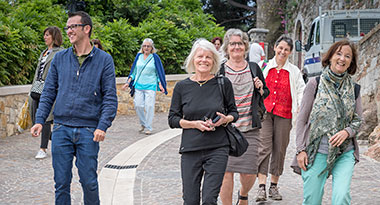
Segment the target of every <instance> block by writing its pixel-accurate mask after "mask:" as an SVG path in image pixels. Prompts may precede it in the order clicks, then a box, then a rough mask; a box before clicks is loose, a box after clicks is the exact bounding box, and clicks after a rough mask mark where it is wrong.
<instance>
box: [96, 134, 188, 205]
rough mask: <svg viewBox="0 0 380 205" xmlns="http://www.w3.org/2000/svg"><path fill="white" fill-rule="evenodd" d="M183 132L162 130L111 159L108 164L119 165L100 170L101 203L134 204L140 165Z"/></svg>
mask: <svg viewBox="0 0 380 205" xmlns="http://www.w3.org/2000/svg"><path fill="white" fill-rule="evenodd" d="M181 133H182V129H167V130H164V131H161V132H159V133H157V134H154V135H151V136H149V137H146V138H143V139H141V140H139V141H137V142H135V143H133V144H131V145H130V146H128V147H126V148H125V149H124V150H122V151H121V152H120V153H119V154H117V155H116V156H115V157H114V158H113V159H111V160H110V161H109V162H108V163H107V164H106V166H107V165H108V166H112V165H115V167H117V166H119V167H118V168H107V167H106V166H105V167H103V168H102V170H101V171H100V174H99V194H100V201H101V204H107V205H108V204H115V205H116V204H133V190H134V183H135V177H136V169H137V167H138V165H139V164H140V163H141V162H142V161H143V160H144V158H145V157H146V156H147V155H148V154H149V153H150V152H151V151H153V150H154V149H155V148H156V147H158V146H159V145H161V144H162V143H164V142H166V141H167V140H170V139H172V138H174V137H176V136H178V135H180V134H181ZM136 165H137V166H136ZM129 167H132V168H129Z"/></svg>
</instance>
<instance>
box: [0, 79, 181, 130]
mask: <svg viewBox="0 0 380 205" xmlns="http://www.w3.org/2000/svg"><path fill="white" fill-rule="evenodd" d="M188 76H189V75H187V74H184V75H167V76H166V80H167V84H168V85H167V89H168V95H165V94H162V93H160V92H157V95H156V108H155V110H156V112H168V111H169V108H170V101H171V96H172V93H173V89H174V85H175V84H176V82H178V81H180V80H183V79H185V78H186V77H188ZM126 80H127V78H116V87H117V97H118V109H117V114H118V115H134V114H135V110H134V106H133V98H132V97H131V96H130V95H129V91H124V90H121V87H122V86H123V84H124V83H125V82H126ZM30 87H31V85H21V86H20V85H16V86H4V87H0V137H8V136H12V135H14V134H18V133H19V131H18V129H17V126H16V123H17V119H18V115H19V113H20V111H21V108H22V106H23V105H24V103H25V101H26V99H27V98H28V93H29V91H30Z"/></svg>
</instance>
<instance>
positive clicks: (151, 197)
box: [134, 133, 380, 205]
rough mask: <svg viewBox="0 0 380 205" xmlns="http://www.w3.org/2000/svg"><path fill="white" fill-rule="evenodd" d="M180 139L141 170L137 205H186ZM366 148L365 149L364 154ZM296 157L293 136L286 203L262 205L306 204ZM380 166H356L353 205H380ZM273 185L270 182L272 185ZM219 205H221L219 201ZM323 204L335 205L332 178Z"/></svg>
mask: <svg viewBox="0 0 380 205" xmlns="http://www.w3.org/2000/svg"><path fill="white" fill-rule="evenodd" d="M179 143H180V137H179V136H178V137H175V138H173V139H171V140H169V141H167V142H166V143H163V144H161V146H159V147H157V148H156V149H155V150H154V151H153V152H151V153H150V154H149V155H148V156H147V157H146V158H145V159H144V161H143V162H142V163H141V164H140V165H139V167H138V169H137V176H136V181H135V189H134V204H136V205H137V204H159V205H172V204H182V203H183V202H182V198H181V197H182V193H181V191H182V186H181V172H180V154H178V148H179ZM365 150H366V146H361V153H363V152H364V151H365ZM294 153H295V137H294V134H293V133H292V135H291V140H290V143H289V147H288V152H287V156H286V161H285V169H284V174H283V175H282V176H281V178H280V183H279V185H278V186H279V188H280V193H281V194H282V195H283V200H282V201H273V200H268V201H267V202H261V203H259V204H261V205H264V204H289V205H294V204H302V179H301V176H299V175H297V174H295V173H293V171H292V169H291V168H290V163H291V161H292V159H293V157H294ZM379 174H380V162H376V161H374V160H372V159H370V158H368V157H365V156H361V159H360V163H358V164H357V165H356V166H355V170H354V175H353V179H352V186H351V187H352V189H351V196H352V204H353V205H355V204H357V205H359V204H360V205H362V204H368V205H374V204H380V185H379V184H380V177H379ZM238 183H239V178H238V175H237V174H235V193H234V199H233V202H234V203H233V204H235V203H236V200H237V197H236V195H237V190H238V187H239V186H238V185H239V184H238ZM268 183H269V181H268ZM257 189H258V184H257V182H256V183H255V185H254V188H253V189H252V190H251V191H250V192H249V204H256V203H255V202H254V199H255V197H256V193H257ZM219 204H221V202H220V201H219ZM323 204H331V177H330V178H329V179H328V180H327V183H326V186H325V196H324V199H323Z"/></svg>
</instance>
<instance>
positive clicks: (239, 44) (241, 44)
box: [228, 41, 244, 47]
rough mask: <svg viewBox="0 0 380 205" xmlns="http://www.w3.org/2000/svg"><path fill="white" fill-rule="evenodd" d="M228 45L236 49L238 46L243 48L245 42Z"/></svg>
mask: <svg viewBox="0 0 380 205" xmlns="http://www.w3.org/2000/svg"><path fill="white" fill-rule="evenodd" d="M228 45H230V46H231V47H235V46H236V45H237V46H239V47H242V46H243V45H244V43H243V42H241V41H240V42H230V43H229V44H228Z"/></svg>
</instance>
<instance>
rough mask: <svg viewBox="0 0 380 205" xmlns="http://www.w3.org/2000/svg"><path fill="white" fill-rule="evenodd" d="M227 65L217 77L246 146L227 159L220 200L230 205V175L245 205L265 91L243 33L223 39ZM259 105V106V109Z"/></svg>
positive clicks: (255, 159) (254, 171)
mask: <svg viewBox="0 0 380 205" xmlns="http://www.w3.org/2000/svg"><path fill="white" fill-rule="evenodd" d="M222 48H223V51H224V52H225V56H226V57H227V59H228V60H227V61H226V62H225V63H223V64H222V65H221V67H220V74H222V75H225V76H226V77H227V78H228V79H229V80H230V81H231V83H232V87H233V90H234V98H235V101H236V105H237V109H238V112H239V120H238V121H237V122H236V123H235V126H236V127H237V128H238V129H239V130H240V131H241V132H242V133H243V134H244V136H245V137H246V139H247V141H248V143H249V146H248V149H247V151H246V152H245V153H244V154H243V155H242V156H240V157H233V156H230V157H229V159H228V164H227V168H226V173H225V174H224V179H223V186H222V189H221V192H220V198H221V200H222V203H223V204H226V205H229V204H232V194H233V188H234V174H235V173H238V174H239V175H240V184H241V187H240V189H239V191H238V203H237V204H241V205H243V204H244V205H245V204H248V192H249V190H251V188H252V186H253V185H254V183H255V180H256V176H257V173H258V167H257V162H258V146H259V134H260V132H259V129H260V128H261V123H260V117H259V115H258V111H259V107H261V108H262V109H264V108H263V103H262V102H263V99H264V98H265V97H266V96H268V94H269V90H268V88H267V87H266V85H265V80H264V76H263V74H262V72H261V69H260V67H259V66H258V65H257V63H254V62H249V63H248V61H246V57H247V53H248V49H249V41H248V36H247V34H246V33H244V32H243V31H241V30H240V29H229V30H228V31H227V32H226V34H225V36H224V44H223V46H222ZM260 105H261V106H260Z"/></svg>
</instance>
